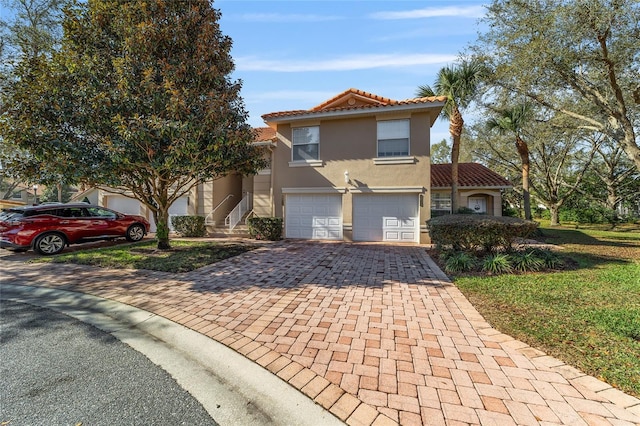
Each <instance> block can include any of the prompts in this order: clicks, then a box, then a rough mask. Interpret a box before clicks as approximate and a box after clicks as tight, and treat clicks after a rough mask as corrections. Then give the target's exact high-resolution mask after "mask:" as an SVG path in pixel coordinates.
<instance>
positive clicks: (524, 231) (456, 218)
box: [427, 214, 538, 252]
mask: <svg viewBox="0 0 640 426" xmlns="http://www.w3.org/2000/svg"><path fill="white" fill-rule="evenodd" d="M427 228H428V229H429V234H430V235H431V241H432V242H433V243H434V244H435V245H436V247H437V248H438V249H442V248H445V247H451V248H453V249H455V250H462V251H469V252H472V251H477V250H484V251H486V252H495V251H497V250H498V249H499V248H501V247H502V248H505V249H507V250H509V249H511V248H512V246H513V243H514V241H515V240H516V239H517V238H527V237H529V236H531V235H532V234H533V233H534V232H535V231H536V230H537V228H538V224H537V223H536V222H533V221H529V220H522V219H519V218H515V217H504V216H503V217H499V216H487V215H468V214H451V215H445V216H438V217H434V218H433V219H430V220H428V221H427Z"/></svg>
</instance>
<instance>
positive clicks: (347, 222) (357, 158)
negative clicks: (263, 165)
mask: <svg viewBox="0 0 640 426" xmlns="http://www.w3.org/2000/svg"><path fill="white" fill-rule="evenodd" d="M403 118H410V119H411V125H410V148H409V150H410V152H409V156H410V157H414V158H415V162H414V163H413V164H375V162H374V159H375V158H376V156H377V120H391V119H403ZM431 122H432V117H430V114H429V113H427V112H420V113H413V114H409V113H403V114H402V115H382V114H380V115H377V116H373V115H372V116H368V117H360V118H351V119H334V120H326V121H308V122H296V123H295V124H294V125H293V126H292V125H291V124H289V123H285V124H279V125H278V126H277V133H278V144H277V147H276V149H275V150H274V160H273V164H272V173H273V201H274V205H273V212H274V215H275V216H278V217H283V213H284V212H283V206H284V196H285V195H283V193H282V189H283V188H303V189H304V188H314V189H317V188H327V189H328V188H338V189H340V190H341V192H342V193H343V204H342V211H343V225H344V227H345V238H346V239H349V237H350V235H349V232H348V230H349V229H350V226H351V224H352V192H351V191H352V190H356V191H364V192H367V191H370V190H373V191H380V192H384V191H385V188H386V190H388V192H392V191H394V190H395V191H398V190H400V191H402V189H403V188H405V189H407V188H413V191H415V188H422V191H423V192H424V196H423V199H422V202H421V208H420V225H421V242H428V236H427V235H426V227H425V221H426V220H428V219H429V216H430V198H429V195H428V188H429V186H430V161H429V146H430V123H431ZM314 125H319V126H320V146H319V152H320V160H321V161H322V164H321V165H320V166H319V167H311V166H306V165H305V166H302V167H296V166H297V164H290V162H291V159H292V154H291V145H292V143H291V139H292V137H291V134H292V131H291V129H292V127H298V126H314ZM345 172H348V175H349V182H348V183H346V182H345ZM261 178H262V177H261V176H256V179H254V185H256V186H255V187H254V188H255V193H256V194H258V193H259V191H258V189H257V184H258V180H260V179H261ZM263 183H265V184H266V182H263ZM300 192H305V191H304V190H301V191H300ZM408 192H409V191H408ZM261 194H262V196H266V190H264V191H263V192H262V193H261ZM416 196H418V195H416ZM254 204H257V202H256V198H254Z"/></svg>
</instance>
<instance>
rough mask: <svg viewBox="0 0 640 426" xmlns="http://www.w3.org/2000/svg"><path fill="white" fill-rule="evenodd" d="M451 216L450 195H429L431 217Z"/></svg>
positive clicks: (439, 193) (437, 193)
mask: <svg viewBox="0 0 640 426" xmlns="http://www.w3.org/2000/svg"><path fill="white" fill-rule="evenodd" d="M445 214H451V194H450V193H444V192H432V193H431V217H436V216H442V215H445Z"/></svg>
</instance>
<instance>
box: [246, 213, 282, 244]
mask: <svg viewBox="0 0 640 426" xmlns="http://www.w3.org/2000/svg"><path fill="white" fill-rule="evenodd" d="M247 225H248V226H249V236H250V237H251V238H253V239H255V240H268V241H278V240H281V239H282V218H281V217H250V218H249V219H247Z"/></svg>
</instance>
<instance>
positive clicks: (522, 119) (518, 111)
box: [487, 103, 533, 220]
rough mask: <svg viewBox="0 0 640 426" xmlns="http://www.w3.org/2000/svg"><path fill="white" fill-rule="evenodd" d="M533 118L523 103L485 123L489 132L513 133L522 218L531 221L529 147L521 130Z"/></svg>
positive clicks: (528, 107)
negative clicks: (517, 160)
mask: <svg viewBox="0 0 640 426" xmlns="http://www.w3.org/2000/svg"><path fill="white" fill-rule="evenodd" d="M532 117H533V111H532V109H531V105H530V104H527V103H523V104H520V105H516V106H514V107H511V108H506V109H503V110H500V111H499V115H498V117H494V118H491V119H489V121H487V128H488V129H489V130H493V129H496V130H497V131H498V132H499V133H501V134H505V133H513V134H514V135H515V137H516V149H517V150H518V154H519V155H520V161H521V162H522V198H523V201H524V217H525V219H527V220H531V196H530V193H529V146H528V145H527V143H526V142H525V141H524V140H523V139H522V128H523V127H524V125H525V124H526V123H527V122H529V121H530V120H531V119H532Z"/></svg>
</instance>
